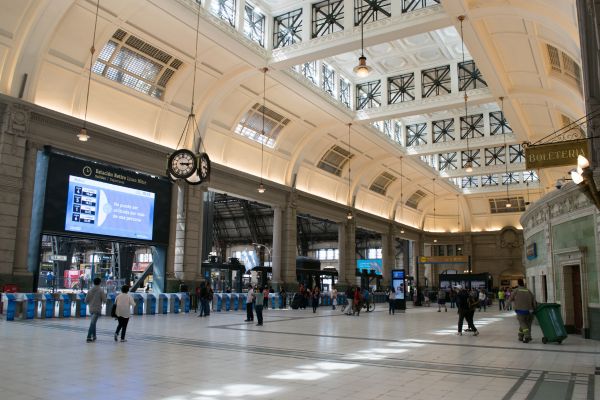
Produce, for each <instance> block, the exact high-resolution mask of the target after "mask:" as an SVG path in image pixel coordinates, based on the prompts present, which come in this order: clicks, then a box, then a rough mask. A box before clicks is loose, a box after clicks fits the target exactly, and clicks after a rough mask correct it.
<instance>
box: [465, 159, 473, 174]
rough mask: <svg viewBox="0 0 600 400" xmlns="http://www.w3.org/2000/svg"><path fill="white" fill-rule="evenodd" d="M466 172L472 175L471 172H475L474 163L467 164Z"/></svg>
mask: <svg viewBox="0 0 600 400" xmlns="http://www.w3.org/2000/svg"><path fill="white" fill-rule="evenodd" d="M465 172H466V173H468V174H470V173H471V172H473V163H472V162H471V161H467V162H466V163H465Z"/></svg>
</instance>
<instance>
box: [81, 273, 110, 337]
mask: <svg viewBox="0 0 600 400" xmlns="http://www.w3.org/2000/svg"><path fill="white" fill-rule="evenodd" d="M101 282H102V279H100V278H94V287H92V288H91V289H90V290H89V291H88V292H87V295H86V296H85V303H86V304H87V305H88V306H89V307H90V316H91V317H92V318H91V319H90V327H89V329H88V334H87V340H86V342H88V343H91V342H95V341H96V322H98V318H100V314H101V313H102V304H103V303H106V293H104V290H102V288H101V287H100V283H101Z"/></svg>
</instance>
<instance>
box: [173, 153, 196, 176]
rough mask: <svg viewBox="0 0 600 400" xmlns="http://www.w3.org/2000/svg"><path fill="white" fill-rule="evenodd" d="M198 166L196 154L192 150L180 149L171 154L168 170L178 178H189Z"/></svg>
mask: <svg viewBox="0 0 600 400" xmlns="http://www.w3.org/2000/svg"><path fill="white" fill-rule="evenodd" d="M197 167H198V164H197V161H196V156H195V155H194V153H192V152H191V151H190V150H187V149H179V150H176V151H175V152H174V153H173V154H171V155H170V156H169V163H168V165H167V170H168V172H169V174H171V175H172V176H174V177H175V178H178V179H185V178H189V177H190V176H192V175H193V174H194V172H196V168H197Z"/></svg>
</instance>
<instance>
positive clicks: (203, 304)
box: [198, 282, 209, 317]
mask: <svg viewBox="0 0 600 400" xmlns="http://www.w3.org/2000/svg"><path fill="white" fill-rule="evenodd" d="M199 297H200V299H199V300H200V314H198V316H199V317H204V316H207V317H208V314H209V311H208V289H207V288H206V282H201V283H200V292H199Z"/></svg>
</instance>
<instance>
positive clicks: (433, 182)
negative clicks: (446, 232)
mask: <svg viewBox="0 0 600 400" xmlns="http://www.w3.org/2000/svg"><path fill="white" fill-rule="evenodd" d="M432 186H433V231H434V232H436V228H435V178H433V180H432ZM433 243H437V239H433Z"/></svg>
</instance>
